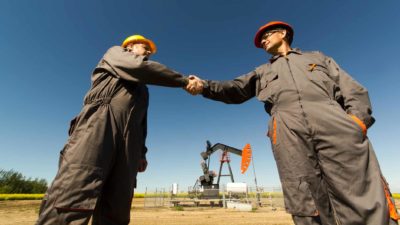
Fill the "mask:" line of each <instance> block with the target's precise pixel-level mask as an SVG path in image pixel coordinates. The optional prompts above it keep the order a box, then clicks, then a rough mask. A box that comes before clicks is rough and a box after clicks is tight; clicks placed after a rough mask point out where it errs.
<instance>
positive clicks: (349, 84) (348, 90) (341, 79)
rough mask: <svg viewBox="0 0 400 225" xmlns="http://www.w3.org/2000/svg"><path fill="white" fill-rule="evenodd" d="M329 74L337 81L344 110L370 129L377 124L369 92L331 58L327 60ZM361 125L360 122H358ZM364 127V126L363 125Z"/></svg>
mask: <svg viewBox="0 0 400 225" xmlns="http://www.w3.org/2000/svg"><path fill="white" fill-rule="evenodd" d="M326 61H327V65H328V69H329V72H330V73H331V74H332V75H333V76H334V77H336V78H338V79H337V83H338V85H339V88H340V93H341V95H342V96H343V100H344V109H345V110H346V112H347V113H348V114H349V115H353V116H355V118H354V117H353V119H355V120H357V118H358V119H359V120H361V122H362V123H364V125H365V126H366V128H369V127H370V126H372V124H373V123H374V122H375V119H374V118H373V117H372V106H371V102H370V100H369V96H368V91H367V89H366V88H365V87H363V86H362V85H361V84H359V83H358V82H357V81H355V80H354V79H353V78H352V77H351V76H350V75H349V74H347V73H346V71H344V70H343V69H341V68H340V67H339V65H338V64H337V63H336V62H335V61H334V60H333V59H332V58H330V57H327V59H326ZM356 122H357V123H359V122H360V121H356ZM361 125H362V124H361Z"/></svg>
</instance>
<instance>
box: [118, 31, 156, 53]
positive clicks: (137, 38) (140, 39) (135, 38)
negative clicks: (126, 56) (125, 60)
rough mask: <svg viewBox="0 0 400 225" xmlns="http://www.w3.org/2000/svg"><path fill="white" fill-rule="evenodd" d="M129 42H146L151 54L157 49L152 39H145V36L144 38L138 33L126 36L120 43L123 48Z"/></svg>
mask: <svg viewBox="0 0 400 225" xmlns="http://www.w3.org/2000/svg"><path fill="white" fill-rule="evenodd" d="M129 43H144V44H147V45H149V47H150V51H151V54H154V53H156V51H157V47H156V45H155V44H154V42H153V41H152V40H150V39H147V38H145V37H143V36H142V35H139V34H135V35H132V36H129V37H127V38H126V39H125V41H124V42H123V43H122V47H124V48H125V47H126V46H127V45H128V44H129Z"/></svg>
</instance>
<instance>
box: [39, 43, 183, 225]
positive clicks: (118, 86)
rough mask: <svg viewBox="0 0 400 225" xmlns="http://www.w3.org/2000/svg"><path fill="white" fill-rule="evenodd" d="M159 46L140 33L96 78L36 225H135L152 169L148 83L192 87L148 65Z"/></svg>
mask: <svg viewBox="0 0 400 225" xmlns="http://www.w3.org/2000/svg"><path fill="white" fill-rule="evenodd" d="M155 52H156V46H155V44H154V43H153V42H152V41H151V40H149V39H146V38H144V37H143V36H141V35H133V36H130V37H128V38H127V39H126V40H125V41H124V42H123V44H122V46H114V47H112V48H110V49H109V50H108V51H107V52H106V53H105V55H104V57H103V58H102V59H101V60H100V62H99V64H98V65H97V67H96V68H95V69H94V72H93V74H92V86H91V88H90V90H89V92H88V93H87V94H86V96H85V99H84V106H83V109H82V111H81V112H80V114H79V115H78V116H77V117H76V118H75V119H73V120H72V121H71V125H70V129H69V139H68V141H67V143H66V145H65V147H64V149H63V150H62V151H61V154H60V161H59V170H58V173H57V175H56V177H55V179H54V181H53V183H52V184H51V186H50V188H49V189H48V191H47V193H46V196H45V199H44V200H43V202H42V206H41V209H40V212H39V214H40V215H39V219H38V221H37V224H38V225H39V224H40V225H44V224H46V225H47V224H49V225H50V224H51V225H58V224H87V223H88V222H89V219H90V218H91V216H93V217H92V221H93V224H96V225H100V224H107V225H117V224H118V225H122V224H129V220H130V209H131V201H132V197H133V191H134V187H135V185H136V174H137V172H138V171H139V172H143V171H144V170H146V166H147V161H146V152H147V148H146V146H145V139H146V133H147V108H148V101H149V94H148V89H147V87H146V84H153V85H160V86H166V87H185V86H186V85H187V84H188V82H189V80H188V78H187V77H185V76H183V75H181V74H180V73H178V72H175V71H173V70H171V69H169V68H167V67H166V66H164V65H162V64H160V63H157V62H154V61H150V60H148V58H149V56H150V55H151V54H154V53H155Z"/></svg>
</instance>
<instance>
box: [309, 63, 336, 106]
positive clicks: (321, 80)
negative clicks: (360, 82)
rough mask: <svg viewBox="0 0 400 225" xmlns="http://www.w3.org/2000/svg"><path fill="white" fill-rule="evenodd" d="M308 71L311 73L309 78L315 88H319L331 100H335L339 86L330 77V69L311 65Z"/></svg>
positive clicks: (319, 65) (320, 65)
mask: <svg viewBox="0 0 400 225" xmlns="http://www.w3.org/2000/svg"><path fill="white" fill-rule="evenodd" d="M307 70H308V71H309V73H308V78H309V79H310V81H311V82H312V83H313V84H314V86H317V87H318V88H319V89H320V91H322V92H323V93H325V94H326V95H327V96H329V98H330V99H335V95H336V94H335V93H336V92H337V91H338V87H339V86H338V85H336V83H335V81H334V79H333V78H332V77H331V76H330V73H329V70H328V68H326V67H325V66H324V65H322V64H314V63H310V64H308V69H307Z"/></svg>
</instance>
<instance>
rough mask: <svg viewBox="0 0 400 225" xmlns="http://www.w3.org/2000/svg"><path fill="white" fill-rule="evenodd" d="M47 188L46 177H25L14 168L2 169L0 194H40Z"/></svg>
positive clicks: (0, 170)
mask: <svg viewBox="0 0 400 225" xmlns="http://www.w3.org/2000/svg"><path fill="white" fill-rule="evenodd" d="M46 190H47V181H46V180H45V179H38V178H35V179H31V178H25V176H23V175H22V174H21V173H19V172H16V171H14V170H8V171H7V170H3V169H0V194H16V193H24V194H39V193H45V192H46Z"/></svg>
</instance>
